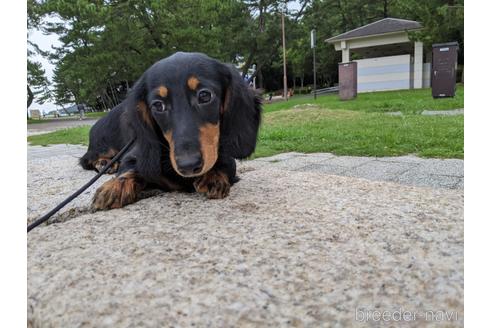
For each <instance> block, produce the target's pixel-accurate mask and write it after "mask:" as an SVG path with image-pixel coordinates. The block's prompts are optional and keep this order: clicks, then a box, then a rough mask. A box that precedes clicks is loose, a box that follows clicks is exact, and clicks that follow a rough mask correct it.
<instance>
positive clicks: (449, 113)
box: [385, 108, 465, 116]
mask: <svg viewBox="0 0 492 328" xmlns="http://www.w3.org/2000/svg"><path fill="white" fill-rule="evenodd" d="M385 114H386V115H390V116H403V113H402V112H400V111H398V112H386V113H385ZM421 114H422V115H425V116H456V115H464V114H465V110H464V108H461V109H451V110H424V111H422V113H421Z"/></svg>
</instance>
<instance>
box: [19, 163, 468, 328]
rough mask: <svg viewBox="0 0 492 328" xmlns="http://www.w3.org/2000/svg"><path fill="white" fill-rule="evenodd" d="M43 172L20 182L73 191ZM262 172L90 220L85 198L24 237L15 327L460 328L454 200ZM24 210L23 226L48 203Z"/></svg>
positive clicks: (457, 203)
mask: <svg viewBox="0 0 492 328" xmlns="http://www.w3.org/2000/svg"><path fill="white" fill-rule="evenodd" d="M70 161H73V159H68V158H60V159H59V160H58V162H60V163H62V162H64V163H65V164H68V163H70ZM56 163H57V162H56V161H54V162H53V163H52V165H51V167H50V168H49V169H48V170H53V171H52V172H53V175H54V173H55V172H58V173H57V177H59V178H60V177H62V178H61V179H60V180H56V179H55V180H54V181H51V182H50V181H47V182H46V184H45V183H42V181H36V182H33V180H32V179H34V178H33V177H29V179H31V180H30V181H31V182H32V184H31V185H32V186H36V188H40V189H41V190H43V189H42V188H48V187H49V188H57V187H56V185H57V184H58V185H59V188H60V190H65V191H67V190H72V189H73V187H72V184H75V185H76V186H78V185H79V184H80V183H78V181H75V179H78V178H80V179H81V180H82V181H85V179H86V177H84V176H81V175H80V174H81V172H82V170H79V169H78V168H73V167H70V166H68V165H65V166H64V165H61V164H59V166H57V164H56ZM264 163H265V162H264V161H263V162H260V161H250V162H246V163H244V164H241V165H240V172H241V173H240V176H241V181H240V182H239V183H237V184H236V185H235V186H234V187H233V188H232V189H231V194H230V196H229V197H228V198H227V199H225V200H206V199H204V198H203V197H201V196H200V195H196V194H180V193H169V194H159V195H156V196H154V197H151V198H147V199H143V200H141V201H139V202H138V203H136V204H133V205H130V206H128V207H125V208H123V209H118V210H112V211H109V212H99V213H94V214H92V213H89V212H84V206H86V205H87V202H88V199H89V198H88V197H89V196H90V195H89V194H87V195H86V196H85V197H86V199H85V200H84V198H82V199H80V200H78V201H79V203H76V204H75V205H74V207H75V211H76V210H77V208H79V207H80V208H81V210H80V212H77V211H76V212H77V213H74V214H73V215H68V216H66V217H65V219H64V221H65V222H62V223H55V224H51V225H48V226H42V227H39V228H38V229H35V230H33V231H32V232H31V233H30V234H29V235H28V295H27V297H28V309H27V311H28V325H30V326H32V327H163V326H175V327H188V326H197V327H202V326H206V327H256V326H265V327H267V326H269V327H275V326H279V327H291V326H295V327H350V326H356V327H367V326H370V327H371V326H373V327H379V326H381V325H382V323H383V320H382V318H381V319H380V320H374V318H372V319H370V320H366V319H367V317H365V316H364V319H365V320H364V322H361V314H360V313H361V312H359V314H357V310H359V311H373V310H376V311H381V312H382V311H391V312H392V313H393V314H394V313H395V312H398V311H401V310H402V309H403V310H404V311H411V312H413V313H416V314H417V315H416V316H414V318H412V320H410V321H408V322H406V323H405V326H407V327H422V326H432V327H434V326H438V327H457V326H458V327H459V326H462V325H463V192H462V190H456V189H454V190H448V189H431V188H422V187H412V186H404V185H399V184H395V183H390V182H375V181H369V180H364V179H359V178H353V177H342V176H334V175H328V174H323V173H319V172H303V171H285V170H284V169H281V168H271V167H270V166H268V165H265V164H264ZM68 168H70V169H68ZM74 171H76V174H75V173H73V172H74ZM70 174H71V175H70ZM89 175H91V174H90V173H89ZM75 176H76V177H77V178H75ZM67 180H69V181H67ZM62 186H64V187H62ZM32 189H33V190H32V191H31V198H30V199H31V200H35V198H36V196H34V195H36V191H35V190H34V189H35V188H34V187H32ZM38 193H39V192H38ZM45 196H46V195H45ZM50 197H51V196H50ZM61 198H64V197H61ZM49 203H51V204H52V202H49ZM30 206H31V207H30V209H29V212H30V213H31V214H32V215H31V216H36V215H34V214H33V213H35V212H36V211H40V212H43V211H44V210H45V209H44V207H46V206H48V201H47V202H46V204H45V205H39V203H38V205H37V206H36V207H35V206H34V205H33V204H31V205H30ZM72 211H74V210H73V209H72ZM425 311H434V312H435V313H437V311H446V313H447V314H448V315H449V320H445V319H444V318H442V317H438V316H436V317H434V321H431V318H430V317H428V318H427V321H426V318H425V316H424V314H425ZM371 313H372V312H371ZM454 314H457V315H456V316H454ZM357 315H358V316H357ZM440 319H441V320H440ZM402 321H403V319H401V320H400V321H390V322H388V323H387V325H386V326H388V327H389V326H399V325H400V324H401V323H402Z"/></svg>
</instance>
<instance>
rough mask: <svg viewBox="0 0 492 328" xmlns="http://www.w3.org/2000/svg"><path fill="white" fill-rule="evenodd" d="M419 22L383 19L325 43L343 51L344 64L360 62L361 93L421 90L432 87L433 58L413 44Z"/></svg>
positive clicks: (358, 83)
mask: <svg viewBox="0 0 492 328" xmlns="http://www.w3.org/2000/svg"><path fill="white" fill-rule="evenodd" d="M421 28H422V26H421V24H420V23H419V22H416V21H412V20H406V19H398V18H384V19H381V20H378V21H376V22H373V23H370V24H367V25H364V26H361V27H358V28H356V29H354V30H351V31H348V32H345V33H342V34H340V35H337V36H334V37H332V38H329V39H327V40H325V41H326V42H328V43H331V44H333V45H334V46H335V50H338V51H342V62H343V63H347V62H350V61H351V60H352V61H355V62H357V90H358V92H369V91H382V90H398V89H420V88H426V87H429V86H430V72H431V64H430V61H431V56H430V53H429V54H426V56H424V49H423V43H422V42H420V41H410V39H409V37H408V32H409V31H416V30H419V29H421Z"/></svg>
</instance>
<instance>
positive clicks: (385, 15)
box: [383, 0, 388, 18]
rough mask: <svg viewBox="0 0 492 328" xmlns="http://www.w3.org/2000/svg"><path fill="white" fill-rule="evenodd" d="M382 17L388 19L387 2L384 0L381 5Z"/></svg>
mask: <svg viewBox="0 0 492 328" xmlns="http://www.w3.org/2000/svg"><path fill="white" fill-rule="evenodd" d="M383 17H384V18H386V17H388V0H384V4H383Z"/></svg>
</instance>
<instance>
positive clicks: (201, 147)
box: [80, 52, 261, 210]
mask: <svg viewBox="0 0 492 328" xmlns="http://www.w3.org/2000/svg"><path fill="white" fill-rule="evenodd" d="M260 116H261V98H260V97H259V95H258V94H257V93H256V92H255V91H254V90H253V89H251V88H249V87H248V85H247V84H246V82H245V81H244V80H243V79H242V78H241V75H240V74H239V72H238V71H237V70H236V69H235V68H234V67H233V66H229V65H225V64H223V63H221V62H219V61H217V60H215V59H212V58H210V57H208V56H206V55H204V54H200V53H182V52H180V53H176V54H174V55H172V56H170V57H167V58H165V59H162V60H160V61H158V62H157V63H155V64H154V65H152V66H151V67H150V68H149V69H148V70H147V71H146V72H145V73H144V74H143V75H142V76H141V78H140V79H139V80H138V81H137V82H136V83H135V85H134V87H133V88H132V90H131V92H130V94H129V95H128V97H127V99H126V100H125V101H124V102H122V103H121V104H120V105H118V106H116V107H115V108H114V109H113V110H112V111H111V112H110V113H109V114H108V115H107V116H105V117H104V118H102V119H100V120H99V121H98V122H97V123H96V124H95V125H94V126H93V127H92V129H91V132H90V141H89V149H88V151H87V153H86V154H85V155H84V156H83V157H82V158H81V159H80V164H81V165H82V167H83V168H85V169H89V170H92V169H95V170H100V169H101V168H102V167H103V166H104V165H105V164H106V163H107V162H108V161H109V160H111V158H112V157H114V156H115V155H116V154H117V153H118V152H119V150H120V149H121V148H123V147H124V145H125V144H126V143H127V142H129V141H130V140H132V139H133V138H135V143H134V145H133V146H132V148H131V149H130V150H129V151H128V152H127V153H126V154H125V155H124V157H123V158H122V159H121V161H120V163H118V165H115V166H113V168H112V169H111V171H112V172H116V177H115V178H113V179H112V180H109V181H107V182H106V183H104V184H103V185H102V186H101V187H100V188H99V189H98V190H97V191H96V194H95V196H94V200H93V207H94V208H95V209H97V210H105V209H111V208H120V207H123V206H125V205H127V204H130V203H134V202H135V201H137V197H138V193H139V192H140V191H141V190H143V189H145V188H148V187H157V188H160V189H163V190H168V191H173V190H183V191H197V192H199V193H203V194H205V195H206V196H207V197H208V198H224V197H226V196H227V195H228V193H229V189H230V187H231V185H232V184H233V183H234V182H236V181H237V177H236V162H235V159H242V158H246V157H248V156H249V155H251V154H252V153H253V151H254V150H255V146H256V138H257V134H258V128H259V124H260Z"/></svg>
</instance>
